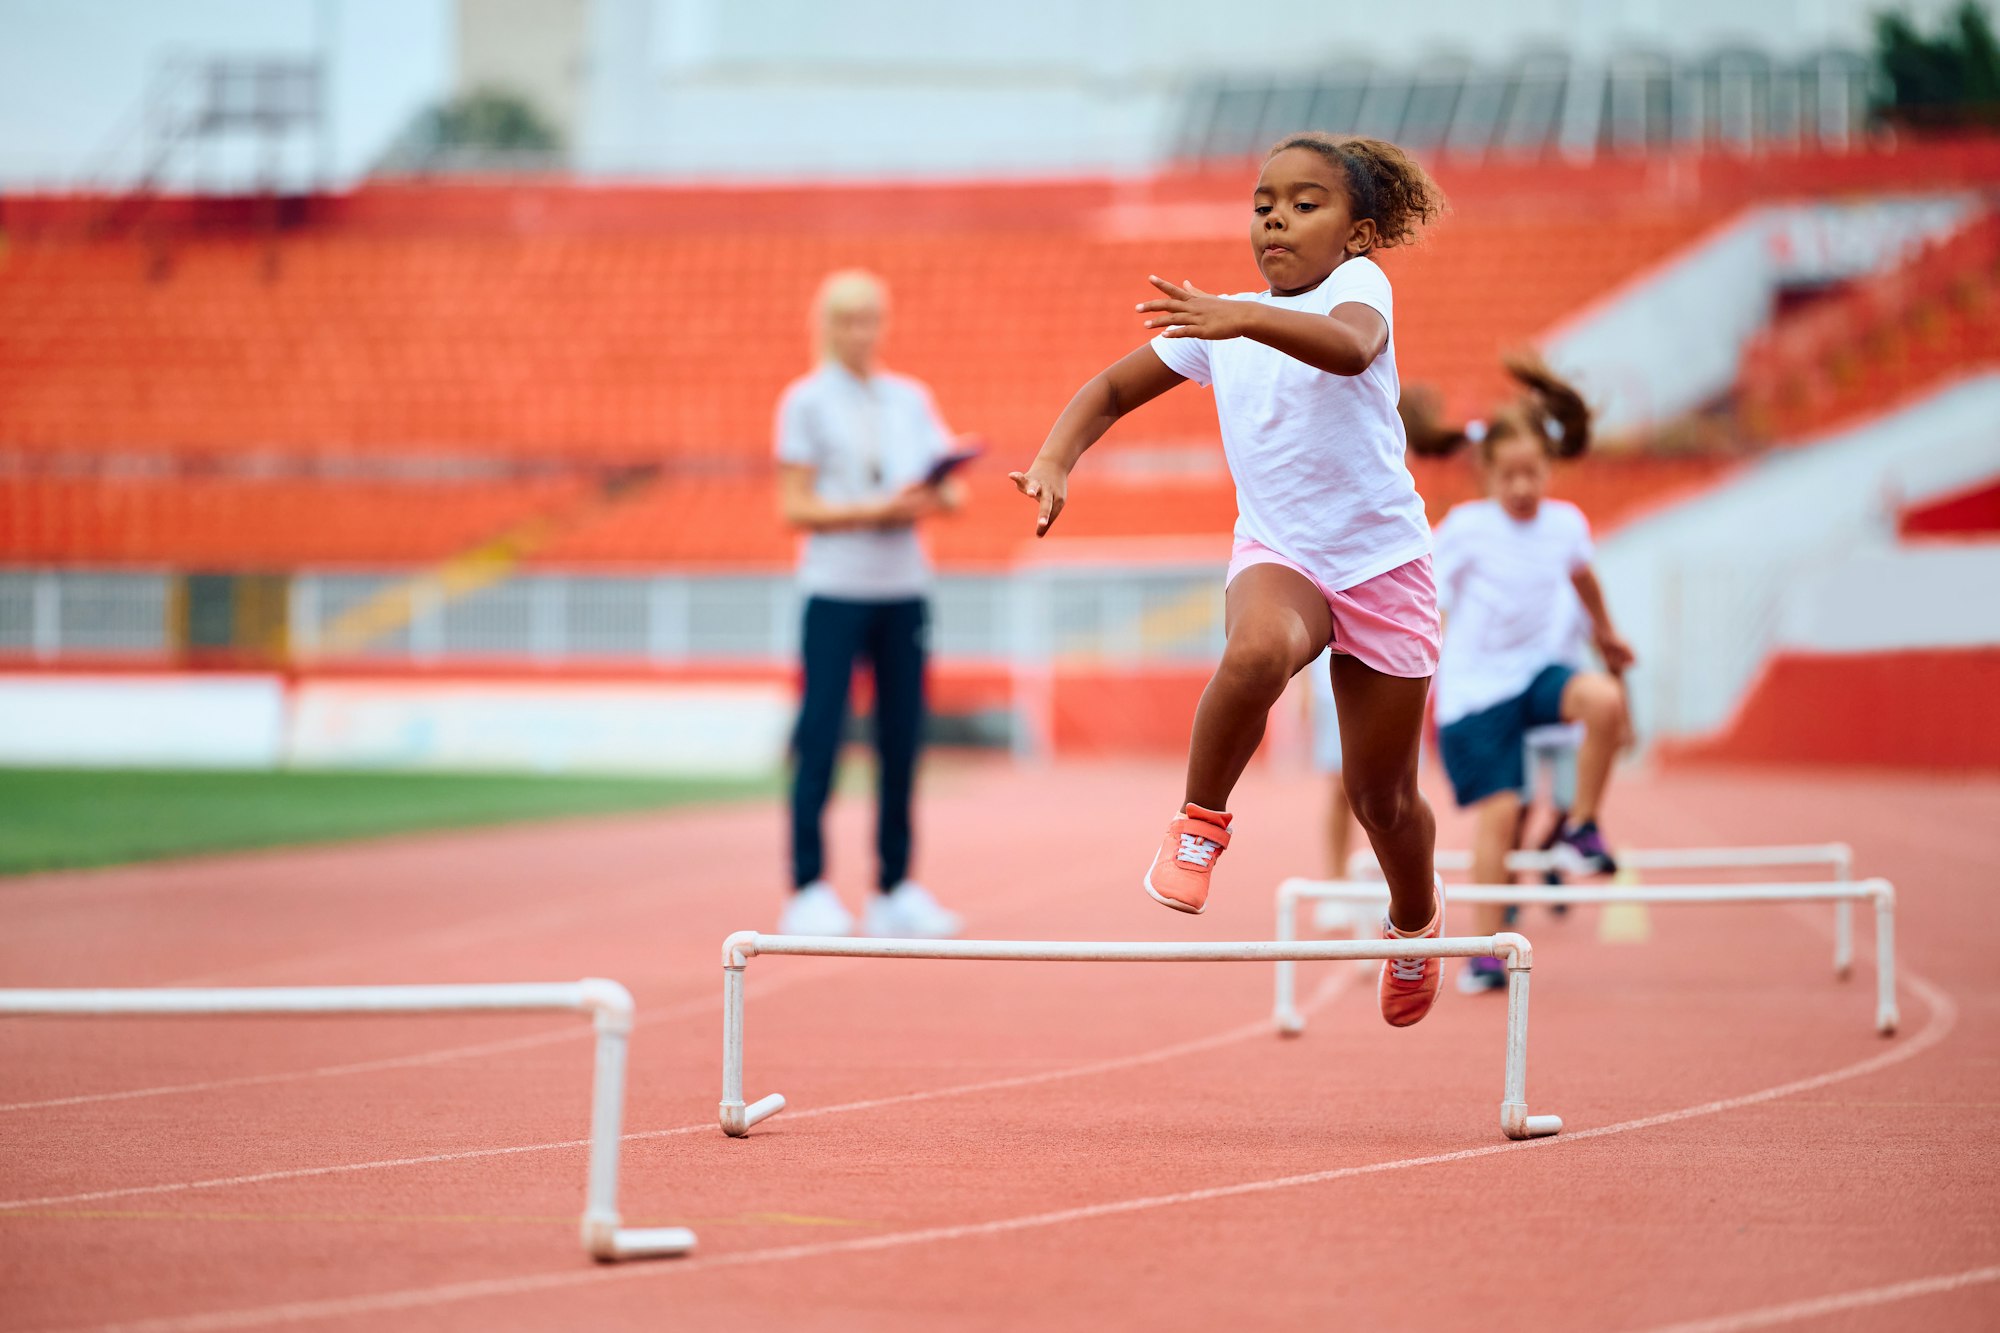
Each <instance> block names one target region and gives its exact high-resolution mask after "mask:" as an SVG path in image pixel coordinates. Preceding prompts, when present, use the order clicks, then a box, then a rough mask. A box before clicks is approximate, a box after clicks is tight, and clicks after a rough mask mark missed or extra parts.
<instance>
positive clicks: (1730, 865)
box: [1347, 842, 1854, 981]
mask: <svg viewBox="0 0 2000 1333" xmlns="http://www.w3.org/2000/svg"><path fill="white" fill-rule="evenodd" d="M1617 856H1618V868H1619V870H1620V871H1621V872H1629V873H1633V874H1637V873H1639V872H1641V871H1649V870H1781V869H1782V870H1794V869H1810V868H1812V867H1815V866H1824V867H1826V869H1827V870H1829V871H1830V872H1832V875H1833V878H1834V879H1835V880H1836V881H1838V882H1840V883H1843V884H1844V883H1846V882H1847V881H1849V880H1851V879H1853V878H1854V849H1853V848H1852V847H1849V846H1848V845H1847V844H1846V843H1844V842H1813V843H1796V844H1789V845H1782V846H1775V847H1652V848H1646V847H1635V848H1631V849H1629V850H1621V851H1619V852H1618V853H1617ZM1432 862H1433V864H1434V865H1435V866H1436V867H1437V869H1438V870H1440V871H1457V872H1460V873H1463V872H1465V871H1468V870H1471V869H1472V853H1471V852H1469V851H1465V850H1462V849H1456V848H1454V849H1452V850H1449V851H1445V850H1440V851H1439V852H1437V853H1436V855H1435V856H1434V857H1433V858H1432ZM1507 869H1508V870H1509V871H1513V872H1526V873H1530V874H1537V875H1539V874H1543V873H1545V872H1547V871H1550V870H1561V871H1569V870H1572V869H1573V868H1572V867H1571V866H1570V865H1568V864H1567V863H1566V862H1565V860H1564V858H1563V857H1561V856H1560V855H1559V854H1557V853H1555V852H1509V853H1508V854H1507ZM1347 877H1348V878H1349V879H1351V880H1364V879H1380V878H1382V867H1381V865H1380V864H1379V863H1378V862H1377V861H1376V860H1375V853H1374V852H1373V851H1371V850H1370V849H1368V848H1366V847H1363V848H1359V849H1357V850H1356V851H1355V852H1354V854H1353V855H1351V856H1349V857H1348V858H1347ZM1509 901H1512V900H1511V899H1510V900H1509ZM1853 970H1854V900H1853V899H1852V898H1851V897H1850V898H1838V899H1835V900H1834V904H1833V972H1834V975H1835V976H1837V977H1839V978H1840V979H1841V980H1843V981H1845V980H1846V979H1847V977H1848V975H1849V973H1851V972H1852V971H1853Z"/></svg>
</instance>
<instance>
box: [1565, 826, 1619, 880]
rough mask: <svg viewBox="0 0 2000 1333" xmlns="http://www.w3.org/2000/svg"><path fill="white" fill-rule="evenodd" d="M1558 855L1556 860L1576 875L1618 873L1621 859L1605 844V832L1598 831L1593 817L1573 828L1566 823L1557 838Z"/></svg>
mask: <svg viewBox="0 0 2000 1333" xmlns="http://www.w3.org/2000/svg"><path fill="white" fill-rule="evenodd" d="M1555 854H1556V859H1557V861H1558V862H1560V863H1561V864H1562V866H1563V868H1564V869H1565V870H1567V871H1569V872H1570V873H1571V874H1573V875H1615V874H1617V873H1618V862H1617V861H1615V860H1614V859H1612V856H1611V849H1610V848H1609V847H1606V846H1605V845H1604V835H1603V834H1602V833H1599V832H1598V831H1597V821H1596V820H1594V819H1586V820H1584V821H1583V822H1582V823H1581V824H1578V825H1576V826H1574V827H1572V826H1570V825H1569V824H1567V823H1565V824H1564V825H1563V830H1562V833H1561V834H1560V835H1559V836H1558V837H1557V838H1556V845H1555Z"/></svg>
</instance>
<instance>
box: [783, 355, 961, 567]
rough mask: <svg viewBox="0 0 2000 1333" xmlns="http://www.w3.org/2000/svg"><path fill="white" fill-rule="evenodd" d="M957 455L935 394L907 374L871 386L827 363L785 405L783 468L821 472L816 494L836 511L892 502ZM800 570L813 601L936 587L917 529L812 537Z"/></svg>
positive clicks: (803, 548)
mask: <svg viewBox="0 0 2000 1333" xmlns="http://www.w3.org/2000/svg"><path fill="white" fill-rule="evenodd" d="M950 450H951V437H950V436H949V435H948V434H947V433H946V431H945V428H944V425H943V423H942V422H940V421H939V420H938V414H937V407H936V405H935V404H934V403H933V402H932V401H931V395H930V391H929V390H927V389H925V388H924V386H923V385H921V384H919V383H918V382H917V381H915V380H913V379H910V378H909V377H908V376H905V375H892V374H887V373H885V372H880V371H878V372H876V373H875V374H873V375H870V376H869V377H868V378H867V379H865V380H864V379H861V378H860V377H858V376H856V375H855V374H854V373H853V372H852V371H850V370H848V369H847V368H846V367H845V366H843V365H841V364H840V363H839V362H837V361H827V362H826V363H824V364H823V365H821V366H820V368H819V369H818V370H815V371H813V372H812V373H811V374H810V375H806V376H804V377H802V378H800V379H796V380H794V381H792V383H791V384H790V385H789V386H787V387H786V389H785V393H784V396H783V397H782V398H780V399H779V400H778V422H777V453H778V461H779V462H781V463H796V464H799V465H801V466H804V467H809V468H811V469H813V492H814V494H816V495H818V496H819V498H820V499H822V500H825V501H828V502H829V503H832V504H858V503H862V502H866V501H870V500H886V499H888V498H889V497H890V496H892V495H894V494H895V493H896V492H897V491H899V490H901V489H902V488H903V487H905V486H907V485H909V484H910V483H911V482H914V481H921V480H923V478H924V476H925V474H926V473H928V472H929V471H930V469H931V465H932V464H933V463H935V462H936V461H937V460H938V459H939V458H940V457H942V456H943V455H944V454H946V453H948V452H950ZM798 569H799V586H800V587H801V588H802V589H803V590H804V591H805V592H806V593H808V594H809V595H813V596H820V597H837V598H841V599H844V600H848V601H857V602H892V601H901V600H903V599H905V598H909V597H920V596H922V595H923V594H924V592H925V590H926V589H927V588H928V587H929V586H930V562H929V560H928V559H927V558H926V557H925V555H924V548H923V543H922V542H921V541H919V540H918V537H917V530H916V528H915V527H914V526H910V527H901V528H892V529H890V530H888V531H883V532H876V531H872V530H869V529H866V528H856V529H850V530H847V531H841V532H808V533H806V534H804V535H803V537H802V538H801V539H800V542H799V565H798Z"/></svg>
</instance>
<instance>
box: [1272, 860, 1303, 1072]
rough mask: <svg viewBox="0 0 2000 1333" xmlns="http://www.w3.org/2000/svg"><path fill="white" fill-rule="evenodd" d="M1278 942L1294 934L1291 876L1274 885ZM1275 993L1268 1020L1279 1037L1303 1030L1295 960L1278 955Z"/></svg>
mask: <svg viewBox="0 0 2000 1333" xmlns="http://www.w3.org/2000/svg"><path fill="white" fill-rule="evenodd" d="M1273 938H1275V939H1276V940H1277V941H1278V942H1279V943H1280V944H1290V943H1291V942H1292V941H1293V940H1295V939H1296V938H1298V893H1297V890H1295V889H1294V888H1293V887H1292V881H1291V880H1289V879H1288V880H1284V881H1283V882H1281V883H1280V884H1279V885H1278V920H1277V923H1276V928H1275V931H1274V933H1273ZM1272 976H1273V978H1274V980H1273V982H1272V984H1273V985H1274V986H1275V987H1276V990H1277V993H1276V995H1275V996H1274V997H1273V999H1272V1002H1271V1023H1272V1026H1274V1027H1276V1028H1277V1029H1278V1035H1279V1036H1281V1037H1296V1036H1298V1035H1299V1034H1300V1033H1301V1032H1304V1031H1305V1030H1306V1017H1305V1015H1304V1014H1302V1013H1300V1012H1299V1005H1298V964H1297V963H1296V962H1294V961H1293V960H1292V959H1290V958H1280V959H1279V960H1278V962H1277V964H1276V966H1275V967H1274V969H1273V971H1272Z"/></svg>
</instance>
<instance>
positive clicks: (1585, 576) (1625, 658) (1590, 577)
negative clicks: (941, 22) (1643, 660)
mask: <svg viewBox="0 0 2000 1333" xmlns="http://www.w3.org/2000/svg"><path fill="white" fill-rule="evenodd" d="M1569 581H1570V582H1571V583H1572V584H1573V585H1575V587H1576V595H1577V597H1578V598H1580V599H1581V600H1582V602H1583V609H1584V610H1586V611H1588V612H1590V623H1591V626H1592V628H1593V631H1594V633H1593V634H1592V637H1593V638H1594V639H1595V640H1596V642H1597V652H1598V655H1599V656H1601V657H1602V658H1603V659H1604V669H1605V670H1606V671H1609V672H1610V673H1611V674H1612V675H1614V676H1621V675H1623V674H1624V673H1625V668H1627V667H1629V666H1631V665H1632V662H1633V655H1632V645H1630V644H1628V643H1626V642H1625V640H1624V639H1623V638H1622V637H1620V635H1619V633H1618V631H1617V630H1616V629H1613V628H1612V625H1611V611H1610V609H1609V608H1608V607H1606V606H1605V605H1604V589H1603V588H1601V587H1599V586H1598V582H1597V571H1595V570H1593V569H1592V568H1591V567H1590V566H1589V565H1585V566H1584V567H1583V568H1581V569H1579V570H1577V571H1576V572H1575V573H1574V574H1571V575H1570V576H1569Z"/></svg>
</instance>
